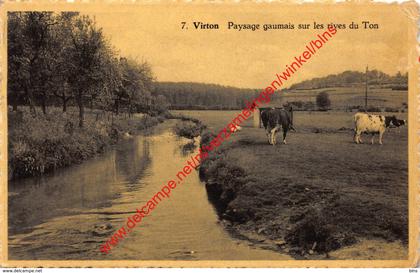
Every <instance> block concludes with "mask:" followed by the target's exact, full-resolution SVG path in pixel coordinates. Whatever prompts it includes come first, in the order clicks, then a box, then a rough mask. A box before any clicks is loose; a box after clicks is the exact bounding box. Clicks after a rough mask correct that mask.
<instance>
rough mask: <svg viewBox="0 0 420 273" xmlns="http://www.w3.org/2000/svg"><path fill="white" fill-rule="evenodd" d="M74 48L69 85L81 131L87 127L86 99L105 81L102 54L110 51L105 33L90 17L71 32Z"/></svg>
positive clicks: (79, 21) (79, 20)
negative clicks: (77, 110)
mask: <svg viewBox="0 0 420 273" xmlns="http://www.w3.org/2000/svg"><path fill="white" fill-rule="evenodd" d="M70 35H71V41H72V47H71V49H70V50H69V55H68V57H69V62H68V63H69V65H70V70H69V83H70V85H71V86H72V91H73V96H74V98H75V100H76V104H77V107H78V108H79V127H83V124H84V108H85V105H84V104H85V99H86V97H88V96H90V95H92V93H93V92H95V90H97V87H98V86H99V85H100V84H101V81H102V79H103V78H102V77H101V76H102V71H103V70H102V69H101V52H102V51H104V48H106V42H105V39H104V36H103V34H102V30H101V29H99V28H97V27H96V24H95V22H94V21H92V20H91V19H90V18H89V17H88V16H85V15H84V16H78V17H77V18H75V20H73V31H71V32H70Z"/></svg>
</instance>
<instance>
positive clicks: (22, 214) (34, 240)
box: [9, 122, 289, 260]
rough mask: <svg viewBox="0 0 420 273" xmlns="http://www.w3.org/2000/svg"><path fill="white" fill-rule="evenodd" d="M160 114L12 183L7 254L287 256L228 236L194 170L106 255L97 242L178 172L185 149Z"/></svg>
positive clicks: (194, 257) (185, 257) (61, 256)
mask: <svg viewBox="0 0 420 273" xmlns="http://www.w3.org/2000/svg"><path fill="white" fill-rule="evenodd" d="M173 125H174V123H173V122H172V123H171V122H166V123H164V124H162V125H160V126H159V127H157V128H156V129H155V130H154V133H152V134H150V135H147V136H138V137H136V138H134V139H131V140H127V141H125V142H123V143H121V144H120V145H118V147H116V149H115V150H114V151H112V152H109V153H107V154H105V155H102V156H100V157H98V158H96V159H93V160H90V161H88V162H86V163H83V164H82V165H80V166H76V167H72V168H69V169H66V170H63V171H59V172H57V173H55V174H54V175H52V176H49V177H45V178H41V179H29V180H26V181H19V183H16V184H13V185H10V188H9V189H10V194H9V231H10V233H9V258H10V259H12V260H19V259H27V260H28V259H44V260H63V259H65V260H70V259H74V260H81V259H117V260H124V259H128V260H133V259H135V260H138V259H141V260H160V259H162V260H168V259H172V260H180V259H181V260H190V259H192V260H212V259H217V260H222V259H226V260H232V259H244V260H247V259H249V260H257V259H288V258H289V257H288V256H285V255H281V254H279V253H275V252H272V251H267V250H262V249H256V248H253V247H250V246H248V245H247V243H246V242H243V241H238V240H236V239H233V238H232V237H230V236H229V234H228V233H227V232H226V231H225V230H224V228H223V227H222V226H220V225H219V224H218V223H219V221H218V218H217V214H216V212H215V209H214V208H213V206H212V205H211V204H210V203H209V202H208V200H207V193H206V190H205V187H204V185H203V183H201V182H200V180H199V178H198V173H197V172H196V171H193V172H192V173H191V174H190V175H189V176H188V179H186V181H184V182H183V183H182V185H179V187H177V188H176V190H174V191H173V193H172V194H171V197H170V198H168V199H165V200H164V201H163V202H162V203H159V207H158V208H157V209H155V210H154V211H153V214H151V215H149V216H147V217H146V218H145V220H144V221H143V222H142V223H141V226H140V227H138V228H136V229H133V230H132V232H131V233H130V234H129V236H128V237H127V238H126V239H125V240H124V241H123V242H122V243H120V244H119V245H118V246H117V247H116V248H114V249H113V250H112V252H111V253H110V254H108V255H106V254H104V253H101V252H100V251H99V246H100V244H102V243H103V242H105V241H106V240H107V239H108V238H109V236H110V235H111V234H113V233H114V232H115V231H116V230H118V229H119V228H120V227H121V226H123V225H124V224H125V223H126V219H127V216H129V215H130V214H131V213H133V212H134V210H135V209H136V208H137V207H139V205H142V204H145V202H147V200H149V199H150V198H151V196H153V195H154V194H155V193H156V192H157V191H158V190H160V189H161V187H162V185H163V184H164V183H166V182H167V181H168V179H171V178H172V177H173V176H175V175H176V174H177V172H178V171H179V170H180V169H181V167H183V165H184V164H185V162H186V160H188V158H189V156H190V155H185V154H184V152H183V150H182V149H180V145H185V144H187V143H188V142H187V141H186V140H183V139H180V138H177V137H176V136H174V135H173V134H172V133H171V130H170V128H171V127H172V126H173Z"/></svg>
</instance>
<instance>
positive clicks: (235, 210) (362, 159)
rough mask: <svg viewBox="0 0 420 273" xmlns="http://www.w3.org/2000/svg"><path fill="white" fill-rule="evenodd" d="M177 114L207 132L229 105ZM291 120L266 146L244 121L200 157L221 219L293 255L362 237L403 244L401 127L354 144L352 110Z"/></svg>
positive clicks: (404, 140) (225, 118)
mask: <svg viewBox="0 0 420 273" xmlns="http://www.w3.org/2000/svg"><path fill="white" fill-rule="evenodd" d="M184 113H185V112H184ZM233 113H234V112H233ZM185 114H188V115H192V116H193V117H195V118H197V119H200V120H202V121H203V122H204V123H206V124H207V125H209V129H210V130H211V131H213V132H217V130H218V129H220V128H221V127H223V126H225V124H226V123H227V122H229V119H231V118H232V117H233V115H232V113H230V111H229V112H226V111H223V112H214V111H204V112H201V111H197V112H188V113H185ZM397 116H398V117H399V118H404V119H406V114H404V113H399V114H397ZM294 118H295V121H294V125H295V128H296V129H297V132H295V133H290V134H289V135H288V144H287V145H281V144H278V145H276V146H274V147H273V146H271V145H268V141H267V138H266V136H265V133H264V130H263V129H259V128H253V127H252V126H250V123H248V124H247V125H246V126H244V129H243V130H242V131H241V132H239V133H237V134H235V136H232V137H231V138H230V139H229V141H227V142H225V143H224V144H223V145H222V146H221V147H219V149H218V150H217V152H216V153H214V154H213V155H210V156H209V159H208V160H207V161H205V162H204V163H203V165H202V168H203V170H200V174H201V176H202V178H203V179H204V180H205V181H206V187H207V189H208V192H209V195H210V197H211V198H212V200H214V201H215V203H216V204H217V207H218V209H219V212H220V215H221V217H223V218H225V219H227V220H229V221H230V222H231V223H232V225H233V228H234V229H235V230H237V231H239V232H241V233H244V234H249V233H253V234H256V235H258V236H263V237H264V238H265V239H267V240H272V241H273V242H278V241H284V242H285V243H286V249H288V251H289V253H292V254H296V255H306V254H308V253H311V252H315V253H329V252H331V251H333V250H335V249H338V248H342V247H344V246H347V245H351V244H354V243H355V242H360V241H362V240H370V239H381V240H387V241H398V242H402V243H403V244H404V245H405V247H406V244H407V241H408V204H407V203H408V198H407V196H408V193H407V190H408V160H407V159H408V149H407V145H408V135H407V128H401V129H400V130H398V129H389V130H388V131H387V132H386V133H385V135H384V145H382V146H381V145H378V144H376V145H370V144H362V145H356V144H354V143H353V141H352V137H353V132H352V131H351V128H353V125H352V113H348V112H313V113H311V114H309V113H306V112H296V113H295V116H294ZM279 135H280V134H279ZM279 137H280V136H279ZM364 139H365V142H369V141H368V140H370V137H369V138H367V136H364ZM282 247H283V248H284V247H285V246H282ZM373 247H374V246H373ZM378 247H379V246H378ZM279 249H280V247H279Z"/></svg>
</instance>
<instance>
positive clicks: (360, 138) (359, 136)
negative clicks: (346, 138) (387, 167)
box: [357, 131, 363, 143]
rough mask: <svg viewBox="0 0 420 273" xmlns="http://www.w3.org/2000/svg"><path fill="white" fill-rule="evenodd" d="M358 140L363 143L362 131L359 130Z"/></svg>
mask: <svg viewBox="0 0 420 273" xmlns="http://www.w3.org/2000/svg"><path fill="white" fill-rule="evenodd" d="M357 140H358V143H363V141H362V131H358V132H357Z"/></svg>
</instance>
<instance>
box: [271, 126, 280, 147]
mask: <svg viewBox="0 0 420 273" xmlns="http://www.w3.org/2000/svg"><path fill="white" fill-rule="evenodd" d="M278 130H279V127H278V126H276V127H274V128H273V129H272V130H271V144H273V145H276V143H277V137H276V133H277V131H278Z"/></svg>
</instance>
